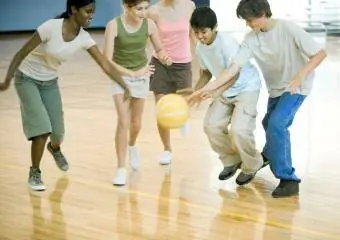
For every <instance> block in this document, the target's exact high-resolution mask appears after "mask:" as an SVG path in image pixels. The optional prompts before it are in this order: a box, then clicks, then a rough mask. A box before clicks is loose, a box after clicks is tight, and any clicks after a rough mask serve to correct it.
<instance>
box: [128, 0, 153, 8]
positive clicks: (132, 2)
mask: <svg viewBox="0 0 340 240" xmlns="http://www.w3.org/2000/svg"><path fill="white" fill-rule="evenodd" d="M141 2H148V3H149V2H150V0H123V3H124V4H126V5H128V7H134V6H136V5H138V4H140V3H141Z"/></svg>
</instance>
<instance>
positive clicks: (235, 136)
mask: <svg viewBox="0 0 340 240" xmlns="http://www.w3.org/2000/svg"><path fill="white" fill-rule="evenodd" d="M229 135H230V139H231V140H232V141H233V142H234V143H237V142H240V140H242V142H244V141H245V140H247V139H252V135H253V132H252V131H250V130H248V129H241V128H233V127H231V128H230V131H229Z"/></svg>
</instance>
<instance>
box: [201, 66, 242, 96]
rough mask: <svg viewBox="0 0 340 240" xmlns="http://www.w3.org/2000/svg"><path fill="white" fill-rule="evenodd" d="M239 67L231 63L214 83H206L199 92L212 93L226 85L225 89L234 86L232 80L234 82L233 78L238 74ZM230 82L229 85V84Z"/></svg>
mask: <svg viewBox="0 0 340 240" xmlns="http://www.w3.org/2000/svg"><path fill="white" fill-rule="evenodd" d="M240 70H241V67H239V66H238V65H237V64H235V63H233V64H232V65H230V67H229V68H227V69H225V70H223V71H222V72H221V73H220V74H219V75H218V77H217V78H216V80H215V81H213V82H210V83H208V84H207V85H206V86H205V87H203V88H202V89H201V90H199V92H200V93H201V94H202V93H207V92H211V91H214V90H216V89H218V88H220V87H222V86H224V85H226V86H225V87H226V89H227V88H229V87H230V86H232V85H233V84H234V82H233V79H234V80H235V76H236V75H237V74H238V73H239V72H240ZM229 82H230V83H229Z"/></svg>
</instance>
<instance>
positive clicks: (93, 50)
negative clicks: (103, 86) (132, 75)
mask: <svg viewBox="0 0 340 240" xmlns="http://www.w3.org/2000/svg"><path fill="white" fill-rule="evenodd" d="M87 51H88V52H89V54H90V55H91V57H92V58H93V59H94V60H95V61H96V62H97V63H98V65H99V66H100V67H101V68H102V69H103V71H104V72H105V73H106V74H107V75H108V76H109V77H110V78H111V79H112V80H113V81H115V82H116V83H118V84H119V85H120V86H121V87H122V88H123V89H124V90H125V92H129V88H128V87H127V85H126V84H125V82H124V81H123V79H122V77H121V73H120V72H119V70H118V69H117V68H116V67H115V66H114V65H112V64H111V63H110V62H109V61H108V60H107V59H106V58H105V57H104V55H103V54H102V53H101V52H100V51H99V49H98V46H97V45H94V46H92V47H90V48H89V49H88V50H87Z"/></svg>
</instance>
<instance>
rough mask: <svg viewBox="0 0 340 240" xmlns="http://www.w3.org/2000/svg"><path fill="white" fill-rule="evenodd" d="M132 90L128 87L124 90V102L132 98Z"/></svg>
mask: <svg viewBox="0 0 340 240" xmlns="http://www.w3.org/2000/svg"><path fill="white" fill-rule="evenodd" d="M131 97H132V96H131V92H130V90H129V89H126V90H125V92H124V102H126V101H128V100H130V99H131Z"/></svg>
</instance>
